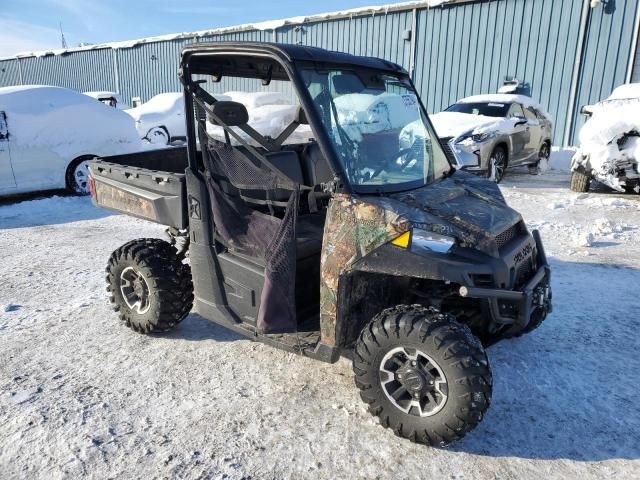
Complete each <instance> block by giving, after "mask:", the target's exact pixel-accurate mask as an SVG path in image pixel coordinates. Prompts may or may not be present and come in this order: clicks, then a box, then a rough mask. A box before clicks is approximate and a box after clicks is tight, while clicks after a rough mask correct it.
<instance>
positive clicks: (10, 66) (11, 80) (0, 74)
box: [0, 58, 20, 87]
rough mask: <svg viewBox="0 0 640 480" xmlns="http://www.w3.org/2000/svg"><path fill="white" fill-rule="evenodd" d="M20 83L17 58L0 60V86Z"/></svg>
mask: <svg viewBox="0 0 640 480" xmlns="http://www.w3.org/2000/svg"><path fill="white" fill-rule="evenodd" d="M11 85H20V70H19V66H18V59H15V58H14V59H10V60H1V61H0V87H9V86H11Z"/></svg>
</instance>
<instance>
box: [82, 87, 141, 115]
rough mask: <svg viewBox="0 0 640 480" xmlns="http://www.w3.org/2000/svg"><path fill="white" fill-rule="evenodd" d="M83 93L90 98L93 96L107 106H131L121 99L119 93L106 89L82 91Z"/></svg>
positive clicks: (119, 108)
mask: <svg viewBox="0 0 640 480" xmlns="http://www.w3.org/2000/svg"><path fill="white" fill-rule="evenodd" d="M82 93H83V94H84V95H87V96H89V97H91V98H95V99H96V100H98V101H99V102H102V103H104V104H105V105H107V106H108V107H113V108H117V109H118V110H127V109H129V108H131V107H130V106H129V105H127V103H125V102H124V100H122V97H121V96H120V94H119V93H116V92H108V91H99V92H82Z"/></svg>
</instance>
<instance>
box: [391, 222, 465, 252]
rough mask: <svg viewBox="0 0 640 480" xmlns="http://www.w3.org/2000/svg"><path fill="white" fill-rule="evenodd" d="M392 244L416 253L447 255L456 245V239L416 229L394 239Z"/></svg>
mask: <svg viewBox="0 0 640 480" xmlns="http://www.w3.org/2000/svg"><path fill="white" fill-rule="evenodd" d="M391 243H392V244H393V245H395V246H397V247H402V248H408V249H410V250H411V251H412V252H414V253H420V252H425V251H426V252H436V253H447V252H449V250H451V247H453V246H454V245H455V243H456V239H455V238H453V237H448V236H446V235H441V234H439V233H435V232H429V231H427V230H421V229H419V228H414V229H413V230H409V231H408V232H405V233H403V234H402V235H400V236H399V237H397V238H395V239H393V240H392V241H391Z"/></svg>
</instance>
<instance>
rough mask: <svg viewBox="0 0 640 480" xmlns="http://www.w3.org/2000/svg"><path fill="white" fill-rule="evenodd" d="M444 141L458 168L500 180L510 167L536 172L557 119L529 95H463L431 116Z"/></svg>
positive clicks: (549, 149)
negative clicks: (522, 166) (554, 120)
mask: <svg viewBox="0 0 640 480" xmlns="http://www.w3.org/2000/svg"><path fill="white" fill-rule="evenodd" d="M431 121H432V122H433V125H434V127H435V129H436V132H438V136H439V137H440V140H441V142H442V144H443V146H444V147H445V148H446V149H448V150H450V152H451V154H452V156H453V157H454V158H455V160H456V163H457V166H458V168H461V169H464V170H468V171H470V172H473V173H477V174H483V175H486V176H487V177H489V178H491V179H493V180H494V181H496V182H500V181H501V180H502V178H503V176H504V173H505V170H506V169H507V167H513V166H518V165H528V166H529V169H530V171H531V173H537V172H538V165H539V164H540V161H546V160H547V159H548V158H549V153H550V151H551V132H552V129H553V122H552V119H551V117H550V116H549V114H548V113H546V111H545V110H544V108H542V106H540V105H539V104H538V103H537V102H535V101H534V100H533V99H531V98H530V97H527V96H525V95H512V94H489V95H475V96H472V97H467V98H463V99H462V100H458V102H456V103H454V104H453V105H451V106H450V107H449V108H447V109H446V110H445V111H444V112H440V113H437V114H435V115H432V116H431Z"/></svg>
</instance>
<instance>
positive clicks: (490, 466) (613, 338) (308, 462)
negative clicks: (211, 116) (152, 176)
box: [0, 172, 640, 479]
mask: <svg viewBox="0 0 640 480" xmlns="http://www.w3.org/2000/svg"><path fill="white" fill-rule="evenodd" d="M567 187H568V175H567V174H564V173H558V172H548V173H546V174H544V175H540V176H537V177H533V176H529V175H528V174H525V173H522V174H518V173H511V174H510V175H508V176H507V177H506V179H505V182H504V186H503V190H504V192H505V194H506V196H507V198H508V200H509V202H510V203H511V204H512V205H513V206H514V207H515V208H517V209H518V210H520V211H521V212H522V213H523V215H524V217H525V219H526V220H527V222H528V223H529V225H530V226H532V227H537V228H539V229H540V230H541V232H542V236H543V239H544V241H545V244H546V246H547V250H548V255H549V257H550V261H551V263H552V265H553V268H554V271H553V287H554V301H555V311H554V313H553V315H552V316H551V317H550V318H549V319H548V320H547V321H546V322H545V323H544V325H543V326H542V327H540V329H538V330H537V331H535V332H534V333H532V334H530V335H528V336H525V337H523V338H519V339H515V340H511V341H505V342H502V343H500V344H498V345H496V346H494V347H492V348H490V349H489V359H490V361H491V364H492V367H493V372H494V379H495V386H494V395H493V403H492V405H491V407H490V409H489V412H488V415H487V416H486V418H485V420H484V421H483V422H482V424H481V425H480V426H479V427H478V428H477V429H476V430H475V431H473V432H472V433H471V434H469V435H468V437H466V438H465V439H464V440H462V441H461V442H459V443H457V444H455V445H454V446H452V447H450V448H447V449H435V448H428V447H424V446H419V445H414V444H411V443H409V442H408V441H404V440H401V439H399V438H397V437H395V436H394V435H393V434H392V433H391V432H390V431H389V430H386V429H383V428H382V427H380V426H378V425H377V421H376V420H374V418H373V417H371V416H370V415H369V414H368V413H367V412H366V409H365V406H364V404H363V403H362V402H361V401H360V399H359V397H358V394H357V390H356V388H355V386H354V383H353V378H352V372H351V366H350V364H349V362H348V361H347V360H344V359H343V360H341V361H340V362H338V363H337V364H335V365H328V364H323V363H319V362H315V361H313V360H310V359H307V358H302V357H298V356H295V355H292V354H288V353H286V352H282V351H279V350H274V349H272V348H269V347H267V346H264V345H261V344H257V343H252V342H250V341H249V340H246V339H244V338H241V337H239V336H237V335H236V334H234V333H231V332H229V331H227V330H225V329H223V328H221V327H218V326H215V325H213V324H210V323H208V322H207V321H206V320H204V319H202V318H200V317H199V316H197V315H194V314H192V315H190V316H189V317H188V318H187V319H186V320H185V321H184V322H183V323H182V324H181V325H180V326H179V327H178V328H177V329H176V330H175V331H173V332H171V333H169V334H167V335H163V336H152V337H145V336H141V335H138V334H136V333H134V332H132V331H130V330H128V329H127V328H125V327H123V326H120V325H119V324H118V322H117V321H116V316H115V315H114V313H113V312H112V311H111V310H110V308H109V306H108V305H107V301H106V297H105V289H104V278H103V277H104V273H103V271H104V265H105V262H106V259H107V257H108V255H109V254H110V252H111V251H112V250H113V249H115V248H116V247H118V246H119V245H120V244H122V243H124V242H126V241H128V240H130V239H132V238H135V237H141V236H162V228H161V227H160V226H157V225H153V224H150V223H146V222H144V221H140V220H136V219H133V218H130V217H126V216H119V215H111V214H109V213H108V212H106V211H102V210H97V209H95V208H94V207H93V206H92V205H91V204H90V201H89V200H88V199H87V198H72V197H53V198H43V199H37V200H30V201H23V202H21V203H13V204H6V203H5V204H3V205H2V206H0V252H2V255H1V258H2V267H1V269H0V274H1V276H0V304H1V305H2V307H0V352H2V355H1V357H0V359H1V361H0V425H1V428H0V478H3V479H11V478H34V477H39V478H62V477H66V478H77V477H80V476H83V477H85V476H86V477H93V478H141V477H144V478H178V477H180V478H183V477H191V478H231V479H235V478H238V479H240V478H254V479H258V478H327V479H329V478H331V479H333V478H394V479H396V478H455V479H478V478H490V479H496V478H500V479H522V478H532V479H538V478H583V479H586V478H633V477H635V478H637V476H638V472H639V471H640V460H639V459H640V409H639V408H638V407H639V406H640V404H639V401H638V385H640V356H639V355H638V351H639V350H640V340H639V339H638V338H639V337H638V331H639V327H640V321H639V317H640V314H639V306H640V301H639V296H638V291H639V290H638V288H639V286H640V248H639V247H640V197H638V196H629V195H621V194H611V193H608V192H607V191H602V192H594V193H589V194H582V195H579V194H575V193H572V192H570V191H569V189H568V188H567ZM587 240H589V241H587ZM588 243H590V244H591V246H590V247H587V246H584V245H586V244H588Z"/></svg>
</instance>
